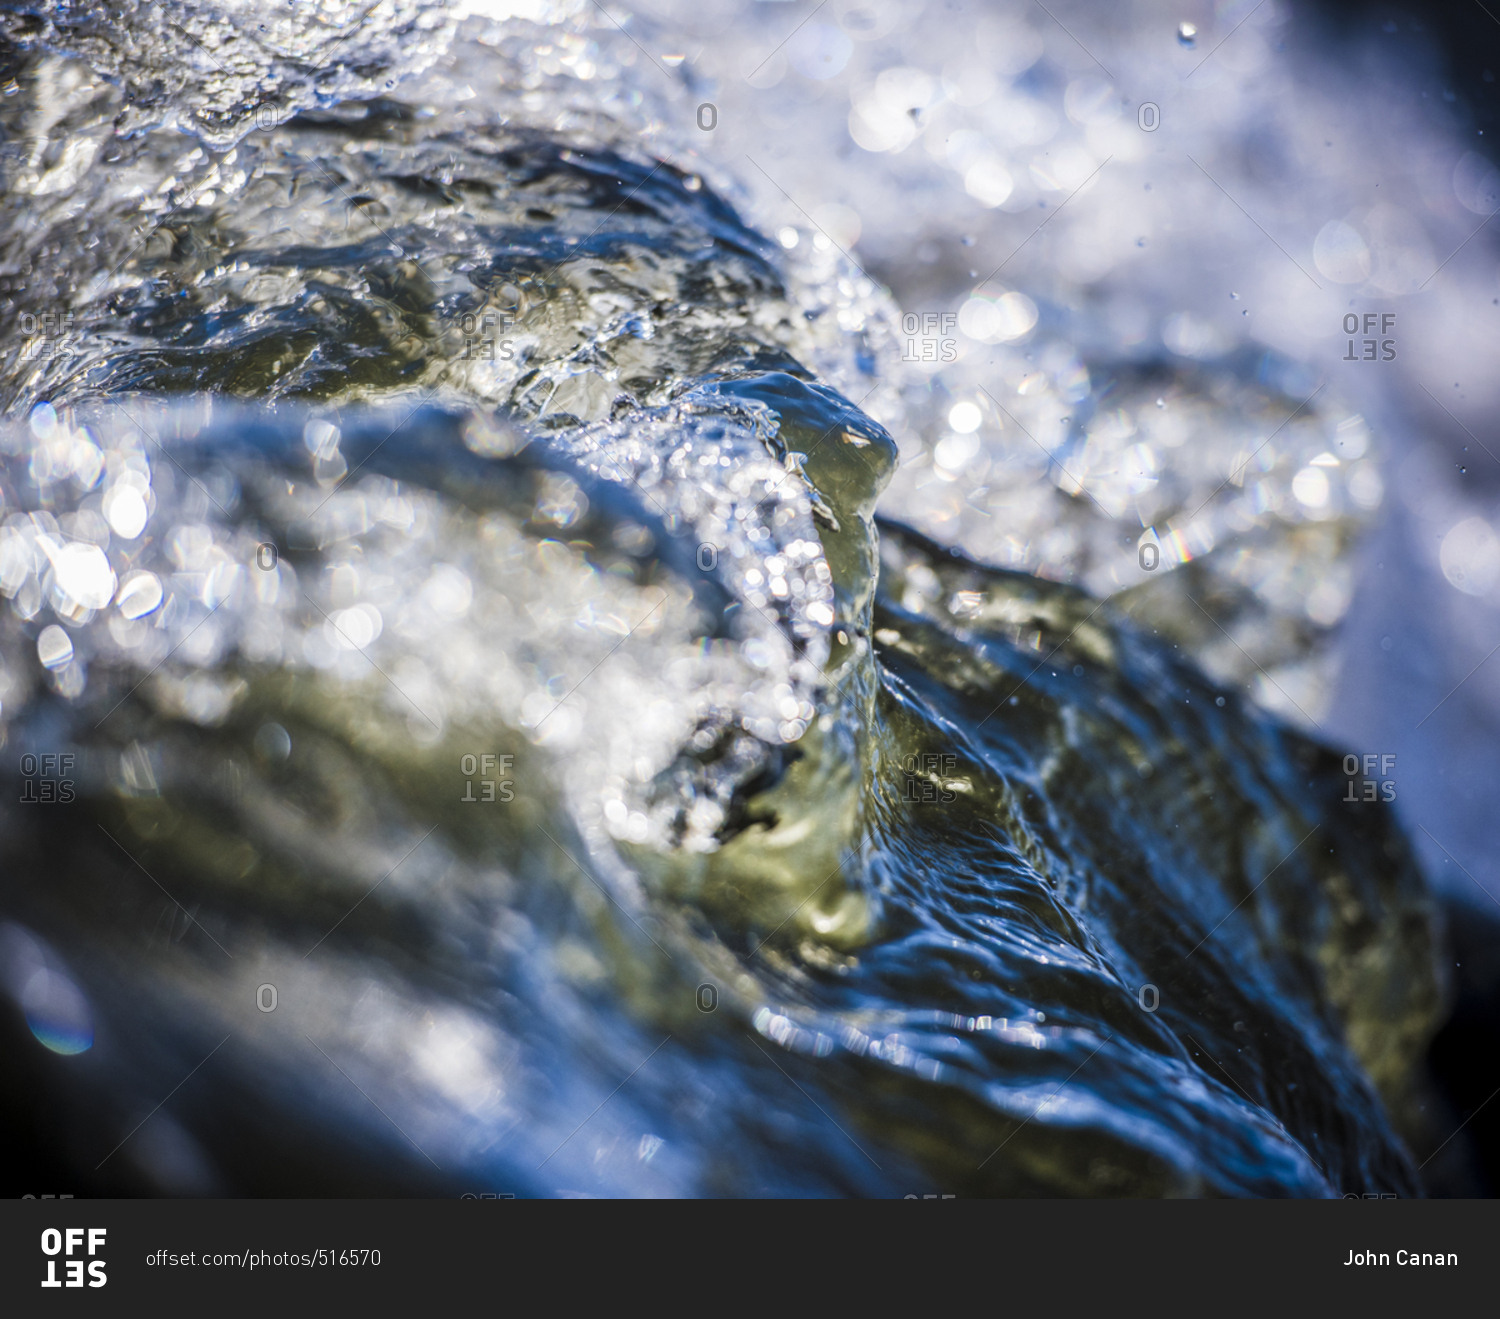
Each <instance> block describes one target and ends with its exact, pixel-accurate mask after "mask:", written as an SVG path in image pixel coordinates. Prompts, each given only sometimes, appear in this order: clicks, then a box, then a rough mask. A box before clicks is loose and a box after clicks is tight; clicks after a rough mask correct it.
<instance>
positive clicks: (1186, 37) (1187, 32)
mask: <svg viewBox="0 0 1500 1319" xmlns="http://www.w3.org/2000/svg"><path fill="white" fill-rule="evenodd" d="M1177 44H1178V45H1179V46H1184V47H1186V48H1187V49H1188V50H1192V48H1193V47H1194V46H1196V45H1197V44H1198V25H1197V24H1196V23H1179V24H1178V25H1177Z"/></svg>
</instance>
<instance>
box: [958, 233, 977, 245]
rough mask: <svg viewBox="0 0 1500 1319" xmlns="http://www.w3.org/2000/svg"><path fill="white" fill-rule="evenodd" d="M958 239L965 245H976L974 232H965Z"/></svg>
mask: <svg viewBox="0 0 1500 1319" xmlns="http://www.w3.org/2000/svg"><path fill="white" fill-rule="evenodd" d="M958 241H959V242H960V243H962V244H963V245H964V246H965V247H973V246H974V235H973V234H965V235H964V236H963V237H962V238H960V239H959V240H958Z"/></svg>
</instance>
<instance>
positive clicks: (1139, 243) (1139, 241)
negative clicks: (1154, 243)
mask: <svg viewBox="0 0 1500 1319" xmlns="http://www.w3.org/2000/svg"><path fill="white" fill-rule="evenodd" d="M1135 245H1136V246H1137V247H1145V246H1146V240H1145V239H1144V238H1137V239H1136V240H1135Z"/></svg>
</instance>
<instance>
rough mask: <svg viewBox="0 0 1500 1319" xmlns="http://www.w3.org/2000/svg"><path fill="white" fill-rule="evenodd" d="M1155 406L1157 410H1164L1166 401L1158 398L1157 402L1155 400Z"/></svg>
mask: <svg viewBox="0 0 1500 1319" xmlns="http://www.w3.org/2000/svg"><path fill="white" fill-rule="evenodd" d="M1156 406H1157V407H1159V408H1164V407H1166V406H1167V400H1166V399H1164V398H1159V399H1157V400H1156Z"/></svg>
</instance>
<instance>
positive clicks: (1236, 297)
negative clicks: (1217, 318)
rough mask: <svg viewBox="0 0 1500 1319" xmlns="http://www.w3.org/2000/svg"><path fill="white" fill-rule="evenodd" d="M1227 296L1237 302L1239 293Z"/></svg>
mask: <svg viewBox="0 0 1500 1319" xmlns="http://www.w3.org/2000/svg"><path fill="white" fill-rule="evenodd" d="M1229 297H1230V299H1231V300H1232V301H1234V302H1238V301H1239V300H1240V295H1239V294H1238V293H1231V294H1230V295H1229Z"/></svg>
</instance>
